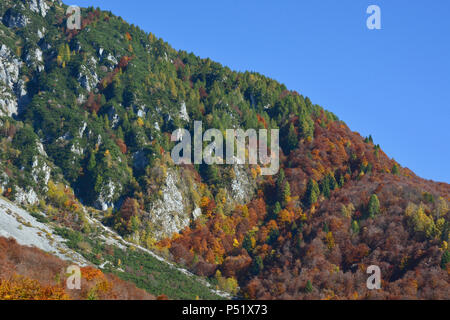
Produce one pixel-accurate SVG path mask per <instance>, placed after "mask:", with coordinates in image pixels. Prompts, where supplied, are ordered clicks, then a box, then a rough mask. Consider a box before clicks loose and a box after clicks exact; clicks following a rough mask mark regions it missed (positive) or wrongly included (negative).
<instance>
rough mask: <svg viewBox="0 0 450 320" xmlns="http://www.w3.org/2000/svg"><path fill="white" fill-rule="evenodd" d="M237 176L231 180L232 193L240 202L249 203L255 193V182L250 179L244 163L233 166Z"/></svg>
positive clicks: (235, 199)
mask: <svg viewBox="0 0 450 320" xmlns="http://www.w3.org/2000/svg"><path fill="white" fill-rule="evenodd" d="M233 169H234V173H235V178H234V179H233V181H232V182H231V195H232V197H233V200H234V201H236V202H237V203H239V204H245V203H247V202H248V201H249V200H250V199H251V198H252V196H253V195H254V193H255V187H256V186H255V183H254V182H253V181H252V180H251V179H250V177H249V176H248V174H247V172H246V171H245V169H244V166H243V165H238V164H237V165H235V166H234V167H233Z"/></svg>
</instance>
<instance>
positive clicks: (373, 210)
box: [367, 194, 380, 218]
mask: <svg viewBox="0 0 450 320" xmlns="http://www.w3.org/2000/svg"><path fill="white" fill-rule="evenodd" d="M367 212H368V213H369V216H370V217H371V218H374V217H375V215H377V214H378V213H380V201H379V200H378V197H377V195H376V194H373V195H371V196H370V200H369V205H368V206H367Z"/></svg>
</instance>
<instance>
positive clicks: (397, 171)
mask: <svg viewBox="0 0 450 320" xmlns="http://www.w3.org/2000/svg"><path fill="white" fill-rule="evenodd" d="M391 172H392V174H395V175H397V174H399V173H400V170H399V168H398V165H397V164H396V163H394V165H393V166H392V170H391Z"/></svg>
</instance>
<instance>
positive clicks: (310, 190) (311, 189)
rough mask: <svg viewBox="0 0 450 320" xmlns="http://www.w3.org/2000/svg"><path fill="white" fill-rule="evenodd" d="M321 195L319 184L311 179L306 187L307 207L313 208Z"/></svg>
mask: <svg viewBox="0 0 450 320" xmlns="http://www.w3.org/2000/svg"><path fill="white" fill-rule="evenodd" d="M319 195H320V189H319V185H318V184H317V182H316V181H315V180H313V179H309V181H308V185H307V186H306V193H305V198H304V199H305V205H306V206H307V207H311V205H313V204H314V203H316V202H317V200H318V198H319Z"/></svg>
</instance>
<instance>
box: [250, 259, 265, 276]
mask: <svg viewBox="0 0 450 320" xmlns="http://www.w3.org/2000/svg"><path fill="white" fill-rule="evenodd" d="M262 269H264V263H263V260H262V258H261V257H260V256H256V257H255V259H253V263H252V266H251V268H250V271H251V273H252V274H253V275H255V276H256V275H258V274H259V273H260V272H261V271H262Z"/></svg>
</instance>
